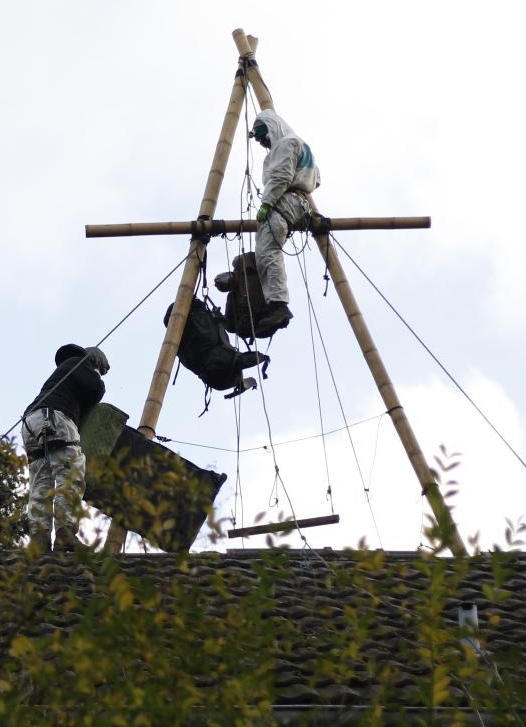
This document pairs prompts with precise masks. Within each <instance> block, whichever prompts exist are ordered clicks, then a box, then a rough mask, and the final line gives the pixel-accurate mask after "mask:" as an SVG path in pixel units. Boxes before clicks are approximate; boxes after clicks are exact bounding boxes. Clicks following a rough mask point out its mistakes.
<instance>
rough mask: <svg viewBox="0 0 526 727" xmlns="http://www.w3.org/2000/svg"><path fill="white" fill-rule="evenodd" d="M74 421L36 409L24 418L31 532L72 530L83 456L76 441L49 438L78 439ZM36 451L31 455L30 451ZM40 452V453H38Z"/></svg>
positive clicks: (81, 488)
mask: <svg viewBox="0 0 526 727" xmlns="http://www.w3.org/2000/svg"><path fill="white" fill-rule="evenodd" d="M79 439H80V435H79V431H78V429H77V426H76V424H75V422H74V421H72V420H71V419H70V418H69V417H67V416H66V415H65V414H63V413H62V412H61V411H58V410H52V409H46V408H42V409H36V410H35V411H33V412H31V414H28V416H27V417H25V418H24V423H23V425H22V440H23V442H24V447H25V449H26V452H27V453H28V458H29V459H30V460H31V461H30V464H29V504H28V518H29V530H30V533H31V535H35V534H36V533H42V532H44V533H49V534H50V533H51V529H52V525H53V516H54V517H55V522H56V524H55V529H57V528H59V527H66V528H67V529H68V530H70V531H71V532H72V533H76V532H77V529H78V523H79V514H80V508H81V501H82V496H83V495H84V490H85V483H84V475H85V472H86V458H85V456H84V454H83V453H82V450H81V448H80V445H74V444H73V445H71V444H70V445H67V446H63V447H58V448H57V447H56V446H54V445H53V442H56V440H62V441H65V442H75V441H77V442H78V441H79ZM32 452H33V453H34V452H36V458H35V459H33V458H32V456H31V453H32ZM39 455H41V456H39Z"/></svg>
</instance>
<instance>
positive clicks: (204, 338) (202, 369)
mask: <svg viewBox="0 0 526 727" xmlns="http://www.w3.org/2000/svg"><path fill="white" fill-rule="evenodd" d="M172 308H173V303H172V304H171V305H169V306H168V309H167V311H166V313H165V316H164V325H165V326H168V321H169V319H170V315H171V312H172ZM177 355H178V356H179V361H180V362H181V363H182V365H183V366H184V367H185V368H187V369H189V370H190V371H192V372H193V373H194V374H196V375H197V376H199V378H200V379H201V381H203V383H204V384H205V385H206V386H207V387H209V388H211V389H217V390H218V391H224V390H225V389H230V388H233V391H232V392H230V393H229V394H227V395H226V396H225V399H231V398H232V397H233V396H237V395H238V394H242V393H243V392H244V391H247V389H254V388H256V381H255V379H253V378H252V377H248V378H247V379H244V378H243V370H244V369H247V368H251V367H252V366H257V365H259V364H263V368H262V374H263V378H267V374H266V370H267V367H268V365H269V363H270V357H269V356H266V355H265V354H261V353H258V352H257V351H246V352H244V353H241V352H240V351H238V350H237V349H236V348H234V346H232V344H231V343H230V340H229V338H228V334H227V332H226V331H225V327H224V325H223V316H222V315H221V313H220V309H219V308H216V307H215V306H213V307H208V306H207V304H206V303H205V302H204V301H202V300H200V299H199V298H194V299H193V301H192V305H191V307H190V312H189V314H188V319H187V321H186V326H185V329H184V332H183V336H182V338H181V343H180V345H179V351H178V354H177Z"/></svg>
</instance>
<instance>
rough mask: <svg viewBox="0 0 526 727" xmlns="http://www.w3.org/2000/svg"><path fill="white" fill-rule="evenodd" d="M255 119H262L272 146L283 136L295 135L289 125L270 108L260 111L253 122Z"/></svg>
mask: <svg viewBox="0 0 526 727" xmlns="http://www.w3.org/2000/svg"><path fill="white" fill-rule="evenodd" d="M256 121H262V122H263V123H264V124H266V125H267V129H268V135H269V137H270V144H271V146H274V145H275V144H276V143H277V142H278V141H279V140H280V139H283V137H284V136H289V135H292V136H296V134H295V133H294V131H293V130H292V129H291V128H290V126H289V125H288V124H287V123H286V122H285V121H283V119H282V118H281V116H278V115H277V113H276V112H275V111H273V110H272V109H265V110H264V111H260V112H259V114H258V115H257V116H256V118H255V120H254V124H255V123H256Z"/></svg>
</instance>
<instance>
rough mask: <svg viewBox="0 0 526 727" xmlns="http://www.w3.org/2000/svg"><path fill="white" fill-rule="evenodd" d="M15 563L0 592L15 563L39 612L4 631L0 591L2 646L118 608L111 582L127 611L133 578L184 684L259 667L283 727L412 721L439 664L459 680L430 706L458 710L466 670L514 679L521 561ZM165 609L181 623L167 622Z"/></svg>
mask: <svg viewBox="0 0 526 727" xmlns="http://www.w3.org/2000/svg"><path fill="white" fill-rule="evenodd" d="M25 559H26V556H25V555H24V553H21V552H16V551H11V552H10V553H7V554H5V557H4V558H3V563H2V565H1V566H0V592H2V593H4V599H5V593H6V590H5V581H6V579H8V578H9V577H10V576H12V575H13V573H15V572H16V571H17V569H19V568H20V566H21V565H22V564H23V563H24V562H25V563H26V565H25V566H24V573H25V575H24V577H25V578H26V579H28V582H29V583H31V584H32V589H33V590H32V591H31V593H32V597H33V598H37V600H38V602H39V603H40V604H41V608H40V617H39V618H37V619H36V621H35V619H33V620H32V621H31V623H30V624H29V625H28V626H24V622H23V620H22V621H20V622H19V625H18V626H17V625H16V623H14V621H16V620H17V618H18V612H17V611H16V608H15V606H14V604H15V602H16V601H15V600H14V597H12V596H10V597H9V599H10V600H9V602H10V603H11V606H12V608H13V610H12V611H11V613H10V615H9V614H8V613H6V608H7V611H9V604H8V603H7V602H6V601H5V600H4V601H3V606H2V608H3V618H2V619H1V623H0V643H2V645H4V646H5V645H6V643H7V641H8V640H9V639H10V638H12V637H13V633H14V631H13V628H14V627H15V632H16V633H24V632H27V633H28V634H29V635H30V636H31V637H32V638H37V637H41V636H45V635H46V634H47V635H48V636H50V635H52V634H53V633H56V632H57V630H59V631H61V632H63V633H69V634H73V633H74V632H75V629H77V628H81V627H82V624H85V614H86V609H87V608H88V604H89V603H90V602H92V601H97V600H100V599H101V598H111V597H112V594H113V596H116V597H117V596H118V597H119V598H122V599H123V603H124V596H122V595H119V588H120V586H119V587H117V585H115V584H116V583H117V582H119V583H122V582H124V583H126V584H127V586H126V588H128V587H130V588H131V590H132V592H133V594H134V595H133V605H130V604H131V598H132V597H130V604H127V605H130V608H131V609H132V610H133V608H136V609H140V608H142V607H144V603H145V601H144V600H142V601H141V597H140V593H139V590H138V589H139V585H138V584H140V583H142V584H143V585H144V584H147V589H149V590H148V593H149V594H150V595H149V598H150V597H153V596H152V594H156V596H157V597H158V599H159V600H158V602H157V607H156V608H158V609H159V610H164V612H165V613H166V614H168V616H166V618H163V619H162V623H161V624H160V625H158V626H159V628H158V630H157V631H156V634H157V641H156V643H157V644H158V645H159V644H160V643H162V644H163V645H164V646H163V648H165V649H167V650H168V652H169V651H170V649H172V650H174V651H177V649H178V644H179V643H180V641H181V640H188V639H193V641H192V644H193V646H192V649H193V650H194V654H195V660H196V662H195V671H194V674H193V678H194V679H195V686H196V688H198V689H202V690H204V693H206V691H207V690H211V689H213V688H214V685H215V686H217V685H218V684H220V682H221V680H222V679H226V678H227V677H228V673H227V672H229V671H232V670H233V671H234V672H236V673H238V674H240V673H246V672H247V670H254V669H257V668H259V667H260V666H261V664H263V663H265V664H267V667H268V668H267V669H266V671H264V673H263V672H262V676H261V679H268V680H270V681H269V683H271V693H272V702H273V706H274V709H275V711H276V713H279V714H280V715H281V721H284V722H285V723H290V724H296V723H297V722H296V721H295V720H296V718H297V715H298V714H300V713H305V712H308V711H309V710H312V709H314V708H317V709H320V710H321V711H322V712H323V714H325V715H326V716H327V715H330V714H333V715H334V712H335V711H336V712H337V713H338V714H340V713H341V712H342V710H343V712H345V713H346V714H349V713H350V712H349V710H351V711H353V713H359V712H360V710H364V709H367V708H369V707H370V705H372V704H374V703H375V702H378V703H381V704H382V705H383V707H384V709H386V710H389V709H392V708H394V707H396V708H397V709H398V708H401V707H403V708H406V709H407V710H408V714H409V713H416V714H418V713H419V711H422V710H426V709H428V706H426V700H428V699H429V694H428V692H427V691H426V690H428V687H429V684H430V680H432V676H433V675H434V674H435V670H436V666H437V665H440V664H441V663H447V664H449V666H448V667H447V668H448V669H449V670H451V669H453V670H455V669H456V668H457V666H458V665H459V664H462V663H464V662H465V663H466V664H467V665H468V667H469V668H467V671H466V672H465V673H466V676H465V680H466V681H465V683H462V680H461V679H460V680H457V679H455V678H454V676H453V677H452V678H450V677H451V674H450V672H448V673H447V674H446V677H447V680H448V682H449V687H448V689H447V697H446V698H444V699H442V700H438V702H437V704H438V706H439V708H440V709H444V708H453V707H455V708H456V709H460V710H461V711H462V710H465V711H467V712H469V713H470V714H474V712H473V703H470V701H469V698H468V696H466V695H467V694H468V692H469V693H471V694H473V693H476V685H474V684H473V683H472V681H473V679H475V676H476V674H477V673H478V671H480V670H482V671H483V672H484V671H486V672H488V673H490V672H492V671H493V670H494V665H495V664H497V663H498V665H499V670H500V671H499V677H500V675H502V679H503V680H504V681H506V689H507V690H508V691H510V690H511V692H513V689H515V687H516V686H517V685H518V684H520V683H521V680H523V679H524V676H525V674H524V671H525V668H524V663H525V662H524V656H525V653H524V652H525V650H526V599H525V592H526V553H494V554H486V555H479V556H477V557H473V558H467V559H466V558H464V559H455V558H437V557H426V556H425V555H422V554H421V553H405V552H402V553H396V552H392V553H384V552H380V551H373V552H367V551H365V552H360V551H332V550H330V549H323V550H316V551H313V550H307V549H306V550H301V551H297V550H286V549H269V550H251V549H245V550H230V551H227V552H226V553H217V552H207V553H198V554H192V555H190V556H188V557H186V556H185V557H182V556H181V555H176V554H124V555H120V556H117V557H115V556H111V557H110V558H101V557H99V558H98V559H95V560H93V559H90V558H89V557H88V558H87V559H86V557H83V556H78V555H76V554H62V555H59V554H50V555H46V556H44V557H42V558H40V559H38V560H36V561H33V562H32V563H30V565H29V570H28V567H27V561H25ZM109 563H111V565H108V564H109ZM21 572H22V570H21ZM108 574H109V575H108ZM110 576H111V577H110ZM122 577H124V579H123V580H122ZM119 578H121V581H119ZM130 584H131V585H130ZM123 588H124V586H123ZM121 591H122V589H121ZM125 592H126V589H124V591H122V593H125ZM72 593H73V594H74V597H73V598H72V595H71V594H72ZM138 594H139V595H138ZM66 602H68V603H69V607H68V608H67V609H66V610H65V609H64V604H65V603H66ZM462 603H470V604H476V606H477V609H478V618H479V631H478V634H476V636H477V638H478V639H479V640H480V643H481V645H482V649H483V651H482V654H483V656H482V657H476V656H473V653H474V652H472V650H470V649H469V648H468V649H463V648H462V647H461V646H460V645H459V644H460V636H462V634H459V632H458V628H457V626H458V608H459V606H460V605H461V604H462ZM123 610H125V609H123ZM199 613H202V614H203V617H204V619H205V620H204V621H202V622H200V621H199V619H197V614H199ZM174 614H176V615H178V618H179V619H180V620H182V621H183V622H184V624H183V625H182V626H181V624H179V625H177V624H175V625H174V623H175V622H174V621H173V619H172V617H173V616H174ZM170 615H171V616H170ZM192 619H194V620H192ZM195 619H197V620H195ZM13 620H14V621H13ZM156 628H157V627H156ZM216 628H217V629H219V631H218V633H219V632H220V633H221V639H222V640H223V641H222V642H221V643H222V646H221V653H220V655H218V658H217V660H216V659H213V660H212V664H213V667H212V668H211V667H209V666H207V663H208V662H206V661H202V660H201V659H200V655H201V654H202V649H203V644H205V646H206V643H207V642H206V640H207V639H211V638H212V634H213V633H215V629H216ZM199 630H201V633H198V632H199ZM465 635H466V634H464V636H465ZM225 644H226V645H225ZM159 648H160V646H159ZM218 648H219V647H218ZM205 651H206V648H205ZM470 652H471V654H472V655H471V656H470ZM446 655H449V656H448V658H449V657H451V661H447V660H446ZM218 663H225V664H226V665H227V671H226V672H225V671H223V672H221V671H220V670H219V671H218V669H217V668H216V667H217V664H218ZM452 664H453V666H451V665H452ZM187 667H188V665H187ZM189 668H190V669H193V668H194V667H193V666H190V667H189ZM470 670H471V671H470ZM488 670H489V671H488ZM458 673H460V672H458ZM470 680H471V681H470ZM486 681H487V679H486ZM468 683H469V685H470V688H469V690H468V689H467V684H468ZM499 688H500V687H499ZM495 690H496V691H495V695H496V696H495V699H496V700H497V697H498V696H499V695H498V694H497V691H498V689H497V687H495ZM511 692H510V693H511ZM495 704H496V705H497V707H498V700H497V701H496V702H495ZM497 707H495V705H494V709H496V708H497ZM331 710H332V711H331ZM287 715H288V716H287ZM287 720H289V721H287ZM290 720H292V721H290ZM318 723H321V722H318ZM332 723H333V724H336V722H332ZM392 723H393V724H395V723H397V722H395V721H393V722H392ZM406 723H408V722H406Z"/></svg>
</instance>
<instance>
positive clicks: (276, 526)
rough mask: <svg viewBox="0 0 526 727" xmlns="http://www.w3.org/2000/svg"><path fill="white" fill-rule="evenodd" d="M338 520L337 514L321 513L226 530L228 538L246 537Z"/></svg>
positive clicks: (311, 526) (283, 531)
mask: <svg viewBox="0 0 526 727" xmlns="http://www.w3.org/2000/svg"><path fill="white" fill-rule="evenodd" d="M339 522H340V516H339V515H321V516H320V517H308V518H304V519H303V520H284V521H283V522H280V523H266V524H265V525H250V526H249V527H247V528H234V529H233V530H228V531H227V532H228V537H229V538H247V537H248V536H249V535H264V534H265V533H287V532H290V531H291V530H296V528H316V527H319V526H320V525H334V524H336V523H339Z"/></svg>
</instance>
